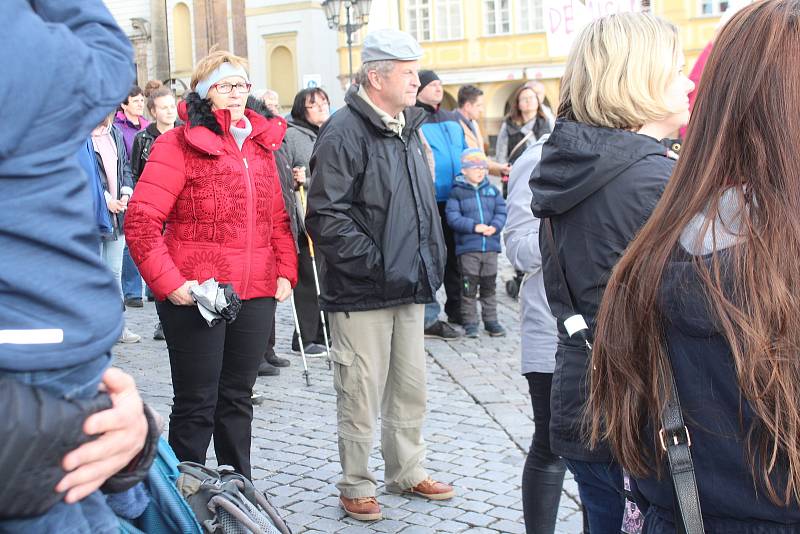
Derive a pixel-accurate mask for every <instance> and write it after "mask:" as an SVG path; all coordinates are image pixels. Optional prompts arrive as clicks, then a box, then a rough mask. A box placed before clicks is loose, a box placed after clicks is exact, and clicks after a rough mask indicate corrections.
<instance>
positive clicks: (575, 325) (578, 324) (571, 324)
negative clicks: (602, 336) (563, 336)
mask: <svg viewBox="0 0 800 534" xmlns="http://www.w3.org/2000/svg"><path fill="white" fill-rule="evenodd" d="M564 328H566V329H567V334H568V335H569V337H572V336H573V334H575V333H576V332H580V331H581V330H589V326H588V325H587V324H586V321H585V320H584V319H583V315H573V316H572V317H569V318H568V319H565V320H564Z"/></svg>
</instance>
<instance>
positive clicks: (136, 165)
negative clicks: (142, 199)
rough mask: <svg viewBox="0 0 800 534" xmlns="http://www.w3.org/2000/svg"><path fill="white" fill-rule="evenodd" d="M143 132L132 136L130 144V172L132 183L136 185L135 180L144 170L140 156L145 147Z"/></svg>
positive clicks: (136, 180) (137, 179)
mask: <svg viewBox="0 0 800 534" xmlns="http://www.w3.org/2000/svg"><path fill="white" fill-rule="evenodd" d="M145 143H146V141H145V139H144V134H143V133H142V132H139V133H137V134H136V137H134V138H133V145H132V146H131V174H132V175H133V185H134V187H136V182H138V181H139V177H140V176H141V175H142V171H143V170H144V159H143V158H142V151H143V150H144V147H145Z"/></svg>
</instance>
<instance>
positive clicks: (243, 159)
mask: <svg viewBox="0 0 800 534" xmlns="http://www.w3.org/2000/svg"><path fill="white" fill-rule="evenodd" d="M242 161H244V168H245V169H249V168H250V166H249V165H247V158H242Z"/></svg>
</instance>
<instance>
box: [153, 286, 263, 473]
mask: <svg viewBox="0 0 800 534" xmlns="http://www.w3.org/2000/svg"><path fill="white" fill-rule="evenodd" d="M156 309H157V310H158V316H159V318H160V319H161V325H162V326H163V327H164V337H166V339H167V349H168V350H169V364H170V369H171V371H172V389H173V394H174V396H173V404H172V413H171V414H170V416H169V421H170V422H169V444H170V446H172V448H173V450H174V451H175V454H176V456H177V457H178V459H179V460H181V461H192V462H197V463H200V464H204V463H205V461H206V451H207V450H208V444H209V442H210V441H211V437H212V436H213V437H214V451H215V452H216V455H217V463H218V464H219V465H223V464H224V465H231V466H233V467H234V469H236V471H237V472H239V473H241V474H242V475H244V476H246V477H247V478H250V477H251V470H250V435H251V424H252V421H253V403H252V400H251V398H250V395H251V393H252V390H253V384H255V381H256V376H257V375H258V366H259V364H260V363H261V359H262V357H263V355H264V350H265V349H266V347H267V339H268V338H269V336H270V330H271V329H272V324H273V321H272V318H273V317H274V315H275V299H274V298H257V299H251V300H245V301H243V302H242V309H241V311H239V315H238V316H237V317H236V320H235V321H234V322H232V323H225V322H224V321H223V322H220V323H218V324H217V325H215V326H214V327H209V326H208V323H206V321H205V319H203V317H202V316H201V315H200V312H199V311H198V310H197V307H196V306H175V305H174V304H172V303H170V302H169V301H164V302H158V303H156Z"/></svg>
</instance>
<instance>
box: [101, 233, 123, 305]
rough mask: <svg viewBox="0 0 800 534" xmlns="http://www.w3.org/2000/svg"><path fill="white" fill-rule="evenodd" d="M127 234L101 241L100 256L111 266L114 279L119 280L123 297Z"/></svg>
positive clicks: (107, 265)
mask: <svg viewBox="0 0 800 534" xmlns="http://www.w3.org/2000/svg"><path fill="white" fill-rule="evenodd" d="M125 249H127V247H126V246H125V236H124V235H120V236H119V237H118V238H117V239H108V240H105V239H104V240H102V241H101V242H100V257H102V258H103V261H104V262H105V264H106V267H108V268H109V270H110V271H111V274H113V275H114V280H116V281H117V287H118V288H119V297H120V299H121V298H122V261H123V258H124V250H125Z"/></svg>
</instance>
